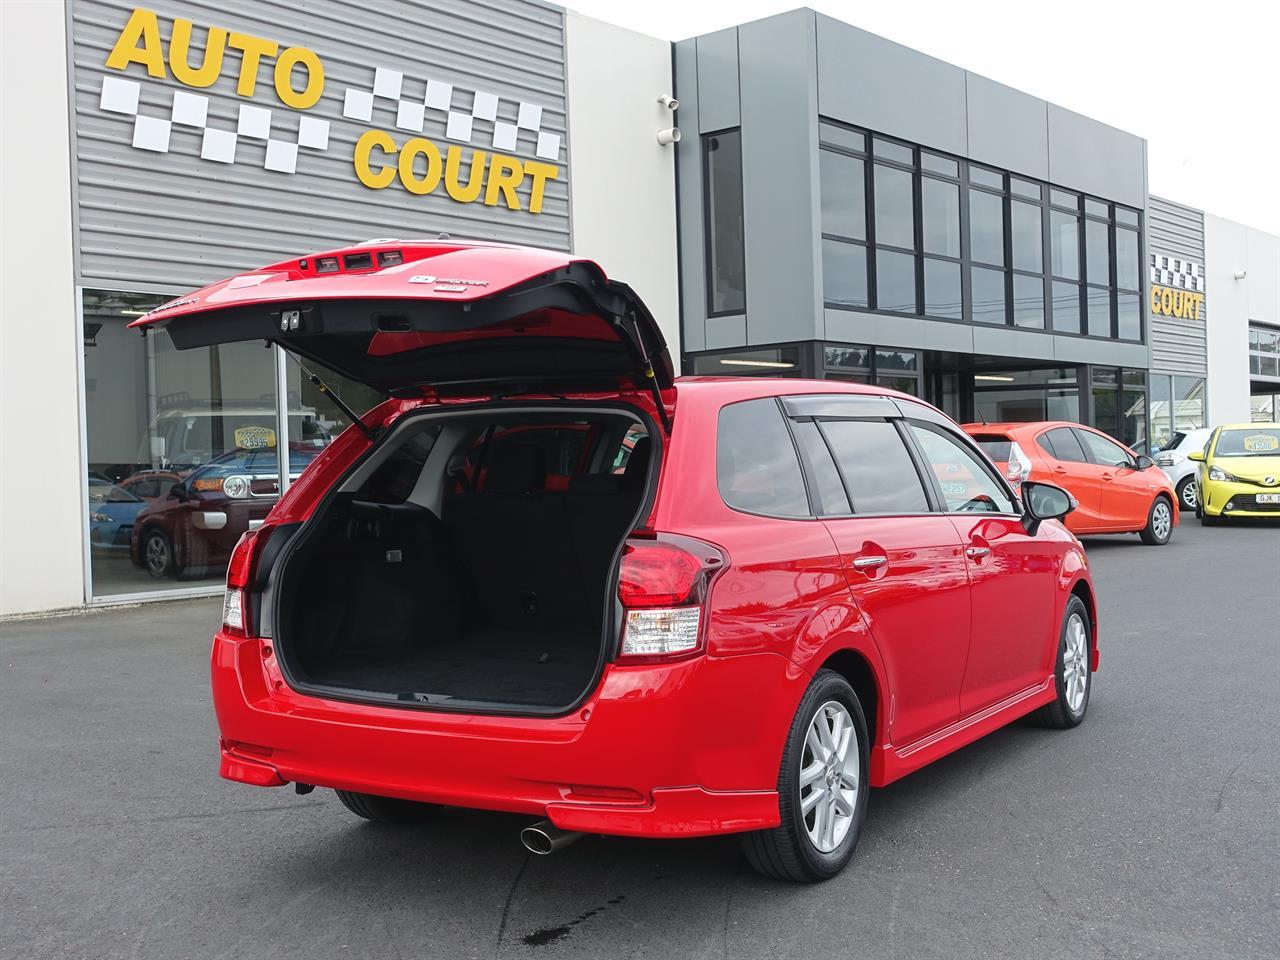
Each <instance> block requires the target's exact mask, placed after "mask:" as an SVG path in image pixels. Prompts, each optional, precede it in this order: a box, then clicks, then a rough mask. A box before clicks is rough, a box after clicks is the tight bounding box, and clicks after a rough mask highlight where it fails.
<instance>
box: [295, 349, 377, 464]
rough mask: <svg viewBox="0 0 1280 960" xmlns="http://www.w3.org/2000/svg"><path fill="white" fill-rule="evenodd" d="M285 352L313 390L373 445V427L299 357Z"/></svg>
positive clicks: (375, 433) (375, 437)
mask: <svg viewBox="0 0 1280 960" xmlns="http://www.w3.org/2000/svg"><path fill="white" fill-rule="evenodd" d="M285 352H286V353H289V355H290V356H291V357H293V360H294V362H295V363H296V364H297V365H298V369H299V370H301V371H302V373H303V376H305V377H306V378H307V379H308V380H310V381H311V382H312V384H314V385H315V388H316V389H317V390H319V391H320V392H321V393H323V394H324V395H325V396H327V397H329V398H330V399H332V400H333V402H334V405H335V406H337V408H338V409H339V410H341V411H342V412H343V413H344V414H345V415H346V417H347V419H348V420H350V421H351V422H352V423H353V424H355V426H356V429H358V430H359V431H360V432H361V433H363V434H364V435H365V438H366V439H367V440H368V441H369V442H370V443H373V441H374V440H377V439H378V433H377V431H376V430H374V429H373V427H371V426H369V425H368V424H367V423H365V422H364V421H363V420H361V419H360V415H359V414H357V413H356V412H355V411H354V410H352V409H351V408H350V407H349V406H347V403H346V401H345V400H343V399H342V398H341V397H340V396H338V395H337V394H336V393H334V392H333V390H332V389H331V388H330V386H329V385H328V384H327V383H325V382H324V381H323V380H321V379H320V378H319V377H317V376H316V375H315V374H314V373H312V372H311V371H310V370H308V369H307V365H306V364H305V363H303V362H302V360H301V359H300V358H299V357H297V356H296V355H295V354H293V353H292V352H290V351H285Z"/></svg>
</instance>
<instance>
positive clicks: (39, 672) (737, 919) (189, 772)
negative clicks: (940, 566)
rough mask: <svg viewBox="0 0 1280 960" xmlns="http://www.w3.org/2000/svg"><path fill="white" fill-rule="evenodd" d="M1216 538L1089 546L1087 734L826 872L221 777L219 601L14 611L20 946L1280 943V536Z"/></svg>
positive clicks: (245, 951)
mask: <svg viewBox="0 0 1280 960" xmlns="http://www.w3.org/2000/svg"><path fill="white" fill-rule="evenodd" d="M1188 521H1189V522H1184V524H1183V526H1182V527H1180V528H1179V529H1178V530H1177V531H1175V534H1174V538H1173V542H1172V543H1171V544H1170V545H1169V546H1167V547H1163V548H1154V547H1144V546H1142V545H1140V543H1139V542H1138V539H1137V537H1136V536H1127V537H1117V538H1099V539H1094V540H1091V541H1087V542H1086V545H1087V548H1088V552H1089V556H1090V559H1091V561H1092V563H1093V565H1094V577H1095V580H1096V583H1097V586H1098V590H1099V593H1100V598H1099V601H1100V605H1101V627H1102V664H1101V665H1102V670H1101V672H1100V673H1099V674H1098V675H1097V676H1096V677H1095V685H1094V689H1093V696H1092V700H1091V702H1090V707H1089V716H1088V719H1087V720H1086V722H1085V724H1084V725H1083V726H1081V727H1080V728H1078V729H1076V730H1073V731H1065V732H1064V731H1049V730H1044V729H1040V728H1037V727H1035V726H1032V725H1030V724H1029V723H1027V722H1021V723H1017V724H1014V725H1013V726H1011V727H1007V728H1005V729H1004V730H1001V731H999V732H998V733H996V734H994V735H992V736H990V737H987V738H986V739H985V740H982V741H980V742H978V743H977V744H974V745H973V746H970V747H968V748H966V749H964V750H962V751H960V752H959V753H957V754H954V755H952V756H950V757H948V758H946V759H945V760H942V761H941V762H939V763H937V764H935V765H933V766H932V767H930V768H928V769H926V770H924V771H922V772H920V773H916V774H913V775H911V776H909V777H907V778H906V779H904V780H902V781H899V782H898V783H896V784H893V785H892V786H890V787H888V788H885V789H883V790H878V791H872V794H871V805H870V811H869V815H868V821H867V825H866V829H865V831H864V833H863V837H862V842H861V845H860V846H859V848H858V852H857V855H856V856H855V858H854V860H853V863H852V864H851V865H850V868H849V869H848V870H847V871H846V872H845V873H844V874H842V875H841V876H839V877H837V878H836V879H834V880H831V881H829V882H827V883H825V884H821V885H817V886H791V885H786V884H780V883H775V882H770V881H766V880H764V879H761V878H759V877H757V876H755V875H754V874H752V873H751V872H750V871H749V870H748V869H747V867H746V866H745V865H744V864H743V863H742V862H741V860H740V859H739V855H738V851H737V845H736V843H735V841H734V840H732V839H715V840H689V841H665V842H664V841H632V840H617V839H604V838H597V837H587V838H584V839H583V840H581V841H579V842H578V843H577V844H574V845H573V846H570V847H569V848H567V849H566V850H564V851H562V852H560V853H557V854H555V855H553V856H550V857H533V856H531V855H529V854H526V853H525V851H524V849H523V848H522V847H521V846H520V843H519V840H518V836H517V834H518V832H519V829H520V827H522V826H524V825H525V824H526V823H527V822H528V821H529V819H530V818H528V817H516V816H504V815H498V814H486V813H472V812H465V811H440V812H439V813H438V814H435V815H434V816H433V817H432V818H431V819H429V820H428V821H427V822H426V823H425V824H423V825H422V826H418V827H412V828H387V827H378V826H373V825H371V824H367V823H365V822H363V821H360V820H358V819H356V818H355V817H354V816H352V815H351V814H349V813H348V812H347V811H346V810H345V809H344V808H343V807H342V806H341V805H340V804H339V803H338V801H337V799H336V798H335V797H334V796H333V794H332V793H331V792H328V791H322V790H317V791H316V792H315V793H313V794H311V795H309V796H301V797H300V796H295V795H294V793H293V791H292V790H291V789H287V788H286V789H277V790H262V789H254V788H251V787H247V786H241V785H235V784H230V783H226V782H224V781H221V780H219V779H218V776H217V732H216V728H215V725H214V718H213V711H212V708H211V706H210V703H209V690H208V677H207V662H206V656H207V648H208V641H209V636H210V634H211V631H212V630H213V628H214V625H215V621H216V620H217V618H218V614H219V610H220V607H219V603H218V602H217V601H188V602H182V603H167V604H161V605H154V606H149V607H142V608H133V609H123V610H111V611H103V612H96V613H92V614H86V615H80V616H70V617H61V618H51V619H44V620H31V621H22V622H9V623H5V624H0V783H2V784H3V795H2V798H0V799H2V804H0V916H3V918H4V922H3V923H0V957H6V958H7V957H13V958H24V960H26V958H43V957H76V958H91V957H92V958H97V957H162V958H166V960H169V958H179V957H195V958H211V957H236V958H244V957H272V958H286V957H306V958H310V960H320V958H329V957H358V958H365V957H377V958H379V960H388V958H401V957H403V958H421V957H487V956H494V955H511V956H530V957H548V958H550V957H622V956H640V957H676V956H679V957H732V958H738V957H773V956H788V957H819V956H822V957H876V958H894V957H902V958H911V960H918V958H925V957H947V958H955V957H984V958H986V957H1017V958H1020V960H1026V958H1038V957H1194V958H1196V960H1208V958H1216V957H1223V958H1233V960H1235V958H1241V957H1274V956H1275V955H1276V944H1277V943H1280V748H1278V747H1277V743H1280V697H1278V696H1277V687H1278V686H1280V684H1278V682H1277V681H1280V643H1278V641H1280V527H1277V526H1275V525H1271V526H1263V525H1259V526H1247V527H1234V526H1232V527H1225V528H1213V529H1203V528H1201V527H1200V526H1199V525H1198V524H1197V523H1196V522H1195V521H1194V520H1191V519H1190V518H1189V517H1188ZM741 708H742V709H743V710H749V709H751V705H750V704H742V705H741ZM731 716H732V714H731V711H726V722H730V721H731ZM673 748H676V749H678V745H673Z"/></svg>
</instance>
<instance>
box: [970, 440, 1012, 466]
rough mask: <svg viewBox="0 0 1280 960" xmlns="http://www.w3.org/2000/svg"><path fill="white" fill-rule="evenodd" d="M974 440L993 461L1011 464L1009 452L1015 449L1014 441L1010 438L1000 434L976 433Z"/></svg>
mask: <svg viewBox="0 0 1280 960" xmlns="http://www.w3.org/2000/svg"><path fill="white" fill-rule="evenodd" d="M973 439H974V442H975V443H977V444H978V446H980V447H981V448H982V452H983V453H985V454H986V455H987V456H988V457H990V458H991V459H992V460H995V461H997V462H998V463H1008V462H1009V451H1010V449H1011V448H1012V447H1013V441H1012V440H1011V439H1009V438H1008V437H1006V436H1004V435H1002V434H998V433H976V434H974V435H973Z"/></svg>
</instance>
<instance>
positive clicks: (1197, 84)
mask: <svg viewBox="0 0 1280 960" xmlns="http://www.w3.org/2000/svg"><path fill="white" fill-rule="evenodd" d="M561 2H564V3H565V4H566V5H567V6H569V7H571V8H573V9H575V10H578V11H580V12H582V13H585V14H587V15H588V16H593V17H598V18H599V19H602V20H608V21H610V22H612V23H616V24H618V25H620V26H624V27H629V28H630V29H633V30H638V31H640V32H642V33H647V34H650V35H652V36H656V37H662V38H663V39H667V40H678V39H682V38H684V37H690V36H695V35H697V34H701V33H707V32H709V31H711V30H718V29H720V28H722V27H727V26H732V25H734V24H737V23H744V22H747V21H749V20H756V19H759V18H760V17H765V16H769V15H771V14H774V13H778V12H781V11H783V10H789V9H792V8H794V7H797V6H802V5H804V4H803V3H801V2H796V0H793V2H786V0H734V2H731V3H726V2H721V0H714V2H699V0H635V2H625V0H561ZM807 5H808V6H812V7H814V8H815V9H818V10H820V11H822V12H823V13H826V14H829V15H830V16H833V17H836V18H837V19H840V20H844V21H845V22H847V23H851V24H853V25H855V26H858V27H861V28H862V29H864V30H869V31H870V32H872V33H876V34H879V35H881V36H883V37H888V38H889V39H891V40H896V41H897V42H898V43H902V44H905V45H906V46H909V47H913V48H914V49H916V50H920V51H922V52H924V53H927V54H930V55H931V56H935V57H938V58H940V59H942V60H946V61H948V62H950V63H954V64H956V65H958V66H961V67H965V68H966V69H969V70H972V71H974V72H976V73H980V74H984V75H986V76H988V77H990V78H991V79H993V80H998V81H1000V82H1001V83H1006V84H1008V85H1009V86H1012V87H1016V88H1018V89H1019V90H1024V91H1026V92H1028V93H1032V94H1035V95H1036V96H1039V97H1043V98H1044V99H1046V100H1051V101H1053V102H1055V103H1058V104H1061V105H1062V106H1064V107H1067V108H1069V109H1071V110H1075V111H1077V112H1079V113H1083V114H1085V115H1087V116H1090V117H1093V118H1095V119H1097V120H1101V121H1103V122H1104V123H1109V124H1111V125H1112V126H1116V127H1119V128H1121V129H1122V130H1127V131H1129V132H1130V133H1135V134H1137V135H1138V136H1141V137H1145V138H1146V139H1147V141H1148V149H1147V154H1148V171H1149V173H1148V177H1149V181H1150V187H1151V192H1152V193H1154V194H1156V195H1157V196H1162V197H1166V198H1168V199H1170V200H1177V201H1179V202H1181V203H1186V204H1189V205H1191V206H1193V207H1200V208H1201V209H1204V210H1208V211H1209V212H1210V213H1214V214H1217V215H1219V216H1222V217H1226V218H1228V219H1231V220H1237V221H1240V222H1242V223H1246V224H1249V225H1250V226H1253V227H1258V228H1259V229H1262V230H1266V231H1268V232H1270V233H1274V234H1280V104H1278V101H1280V3H1277V2H1275V0H1229V2H1221V0H1219V2H1200V3H1191V2H1186V0H1145V2H1137V0H1074V2H1069V3H1062V2H1055V3H1044V2H1037V0H1021V2H1018V0H949V2H942V0H914V2H912V0H878V2H874V3H868V2H858V0H814V2H811V3H809V4H807Z"/></svg>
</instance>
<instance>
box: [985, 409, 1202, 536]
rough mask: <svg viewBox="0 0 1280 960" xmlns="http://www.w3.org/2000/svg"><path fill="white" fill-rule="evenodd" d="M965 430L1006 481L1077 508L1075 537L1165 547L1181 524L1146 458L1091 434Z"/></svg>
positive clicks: (1048, 427) (1037, 427)
mask: <svg viewBox="0 0 1280 960" xmlns="http://www.w3.org/2000/svg"><path fill="white" fill-rule="evenodd" d="M964 430H965V432H966V433H968V434H969V435H970V436H971V437H973V439H974V440H976V441H977V442H978V444H979V446H981V447H982V448H983V450H985V451H986V453H987V456H989V457H990V458H991V459H992V460H994V461H995V462H996V464H998V465H999V467H1000V469H1001V470H1002V471H1004V473H1005V476H1006V477H1008V478H1009V479H1010V481H1012V482H1014V483H1015V484H1016V483H1017V482H1020V481H1022V480H1047V481H1049V482H1050V483H1056V484H1057V485H1058V486H1060V487H1063V488H1065V489H1066V490H1067V491H1068V492H1069V493H1070V494H1071V495H1072V496H1073V497H1075V498H1076V500H1077V501H1079V505H1078V506H1077V508H1076V509H1075V510H1073V511H1072V512H1071V513H1069V514H1068V515H1067V518H1066V520H1065V521H1064V522H1065V523H1066V525H1067V528H1068V529H1069V530H1070V531H1071V532H1072V533H1074V534H1077V535H1079V536H1085V535H1089V534H1095V533H1136V534H1139V535H1140V536H1141V537H1142V542H1143V543H1146V544H1150V545H1152V546H1162V545H1164V544H1166V543H1168V542H1169V538H1170V537H1172V536H1173V528H1174V527H1176V526H1177V525H1178V510H1177V507H1176V506H1175V504H1176V503H1177V500H1176V498H1175V497H1174V493H1173V485H1172V484H1171V483H1170V482H1169V478H1168V476H1166V475H1165V472H1164V471H1163V470H1161V469H1160V468H1158V467H1157V466H1156V465H1155V462H1154V461H1153V460H1152V459H1151V458H1150V457H1148V456H1145V455H1140V454H1137V453H1134V452H1133V451H1132V450H1130V449H1129V448H1128V447H1126V446H1124V445H1122V444H1120V443H1119V442H1117V441H1116V440H1113V439H1112V438H1111V437H1109V436H1107V435H1106V434H1105V433H1102V432H1101V431H1099V430H1094V429H1093V428H1092V427H1086V426H1082V425H1081V424H1078V423H1066V422H1063V421H1047V422H1040V423H967V424H965V425H964Z"/></svg>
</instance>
